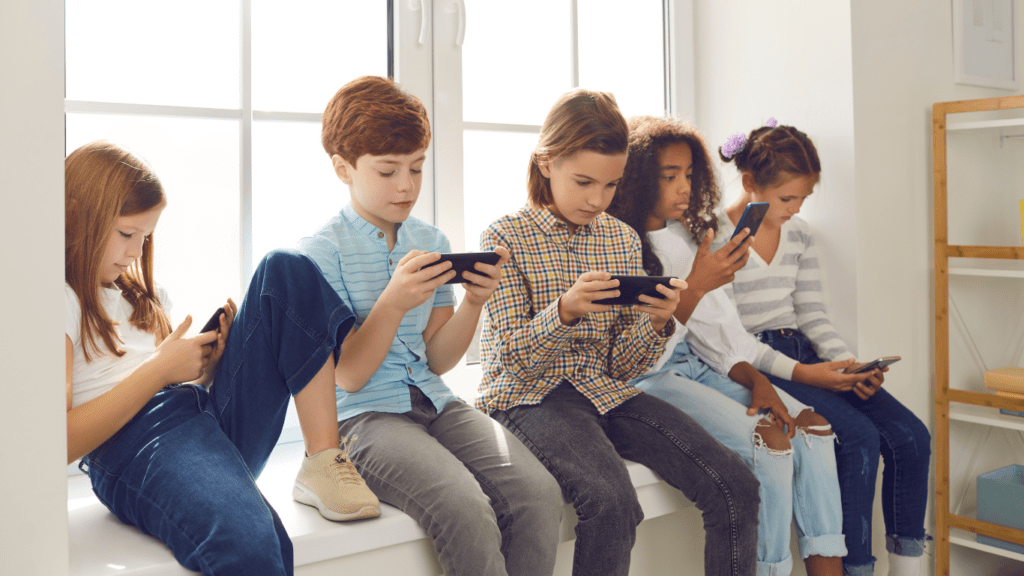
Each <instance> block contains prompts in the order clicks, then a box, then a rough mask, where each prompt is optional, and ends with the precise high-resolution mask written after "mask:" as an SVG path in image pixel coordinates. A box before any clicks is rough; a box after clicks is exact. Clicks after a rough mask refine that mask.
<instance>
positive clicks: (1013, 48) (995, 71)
mask: <svg viewBox="0 0 1024 576" xmlns="http://www.w3.org/2000/svg"><path fill="white" fill-rule="evenodd" d="M1015 4H1016V2H1015V0H953V81H954V82H956V83H957V84H970V85H973V86H986V87H989V88H1002V89H1004V90H1019V89H1020V78H1019V74H1018V72H1017V34H1016V30H1015V25H1016V22H1017V16H1016V8H1017V7H1016V6H1015Z"/></svg>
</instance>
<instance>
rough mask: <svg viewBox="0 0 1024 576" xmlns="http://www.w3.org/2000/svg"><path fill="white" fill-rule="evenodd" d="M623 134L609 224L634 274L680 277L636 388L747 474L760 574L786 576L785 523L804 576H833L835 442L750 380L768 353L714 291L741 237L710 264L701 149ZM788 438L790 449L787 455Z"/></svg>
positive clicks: (710, 205)
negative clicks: (674, 325) (627, 245)
mask: <svg viewBox="0 0 1024 576" xmlns="http://www.w3.org/2000/svg"><path fill="white" fill-rule="evenodd" d="M629 127H630V132H629V160H628V162H626V170H625V174H624V176H623V178H622V182H621V183H620V185H619V191H618V193H617V194H616V195H615V199H614V200H613V201H612V205H611V206H609V208H608V213H609V214H611V215H613V216H615V217H617V218H619V219H621V220H623V221H624V222H626V223H627V224H629V225H630V226H631V227H633V229H634V230H636V231H637V233H638V234H639V235H640V241H641V247H642V248H641V249H642V251H643V261H644V264H645V265H644V270H645V272H647V273H648V274H650V275H652V276H661V275H668V276H684V275H685V276H687V278H686V283H687V286H688V287H687V290H686V291H685V292H683V293H682V294H681V295H680V303H679V307H677V308H676V312H675V318H676V320H678V321H679V322H680V323H681V324H682V326H680V328H679V329H678V330H677V331H676V338H677V339H678V343H677V345H676V346H675V348H674V350H672V349H669V350H666V356H665V357H663V359H665V360H667V363H665V364H664V366H663V367H662V368H661V369H660V370H658V371H652V373H651V374H648V375H645V376H643V377H641V378H640V379H638V380H637V381H635V383H636V386H637V387H638V388H640V389H641V390H643V391H645V392H648V393H650V394H652V395H654V396H657V397H659V398H661V399H663V400H666V401H668V402H670V403H672V404H673V405H674V406H676V407H677V408H679V409H680V410H682V411H683V412H685V413H686V414H688V415H689V416H691V417H692V418H693V419H694V420H696V421H697V422H699V423H700V424H701V425H702V426H704V428H705V429H707V430H708V431H709V432H711V434H712V435H713V436H714V437H715V438H717V439H718V440H720V441H721V442H722V443H724V444H725V445H726V446H728V447H729V448H731V449H732V450H735V451H736V452H737V453H738V454H739V455H740V456H742V457H743V459H744V461H745V462H746V463H747V465H748V466H749V467H750V468H751V470H753V472H754V476H756V477H757V479H758V480H759V481H760V483H761V488H760V490H761V508H760V511H759V515H758V520H759V524H760V527H759V530H758V573H759V574H765V575H768V574H779V575H782V576H785V575H786V574H789V573H790V571H791V568H792V564H793V560H792V556H791V554H790V552H789V550H790V546H789V534H790V529H789V526H790V523H791V521H792V520H795V521H796V526H797V531H798V533H799V534H800V550H801V552H802V555H803V557H804V558H805V562H806V567H807V573H808V574H809V575H811V576H815V575H819V574H831V575H835V576H840V575H841V574H842V557H843V556H845V555H846V546H845V545H844V544H843V542H844V540H843V535H842V510H841V508H840V505H839V483H838V481H837V479H836V462H835V453H834V452H833V451H832V446H831V444H832V443H833V442H834V440H835V436H833V435H832V433H831V429H830V428H829V426H828V422H826V421H825V419H824V418H822V417H820V416H818V415H817V414H815V413H814V412H812V411H811V410H809V409H808V407H807V406H806V405H804V404H802V403H800V402H798V401H796V400H795V399H794V398H793V397H792V396H790V395H788V394H786V393H785V392H779V391H777V390H776V389H775V388H774V387H773V386H772V384H771V382H769V381H768V379H767V378H765V376H764V375H762V374H761V373H760V372H758V371H757V369H756V368H755V367H754V366H755V365H762V366H763V364H762V363H760V362H759V361H758V360H759V358H763V357H764V356H765V353H766V352H767V351H770V350H771V349H770V348H768V346H766V345H765V344H760V343H759V342H757V340H756V339H755V338H754V337H753V336H751V335H750V334H748V333H747V331H746V330H745V329H744V328H743V324H742V323H740V321H739V316H737V314H736V310H735V307H734V306H733V305H732V302H730V301H729V297H728V296H727V295H726V294H725V292H724V291H723V290H722V289H720V288H719V287H720V286H722V285H724V284H726V283H728V282H729V281H731V280H732V275H733V274H734V273H735V272H736V271H737V270H739V269H740V268H742V267H743V265H744V264H745V263H746V261H747V258H748V256H749V247H750V243H751V241H752V237H748V235H747V233H748V232H749V230H745V231H741V233H740V234H738V235H737V236H736V237H735V238H733V239H732V240H730V241H729V242H727V243H726V244H725V246H723V247H722V248H721V249H720V250H718V251H717V252H715V253H710V252H709V250H708V249H709V247H710V245H711V240H712V238H714V236H715V230H716V229H717V226H716V219H715V217H714V210H715V208H716V207H717V204H718V201H719V198H720V196H719V193H718V186H717V185H716V184H715V176H714V169H713V168H712V166H711V160H710V157H709V155H708V153H707V149H706V148H705V145H704V138H703V137H702V136H701V135H700V133H699V132H697V131H696V130H695V129H694V128H692V127H691V126H689V125H687V124H684V123H683V122H681V121H679V120H674V119H669V118H655V117H652V116H642V117H634V118H631V119H630V121H629ZM701 238H703V241H702V242H701V241H700V239H701ZM698 242H699V243H700V246H698ZM734 250H735V252H733V251H734ZM694 352H696V353H694ZM704 358H706V359H707V363H705V360H704ZM712 367H713V368H714V369H712ZM765 368H769V369H770V368H771V367H770V366H765ZM723 375H728V377H726V376H723ZM748 406H749V408H748ZM764 412H769V413H770V414H771V416H772V417H773V421H772V422H769V420H768V419H767V418H762V416H761V415H759V413H764ZM790 414H793V415H795V418H793V417H791V416H790ZM783 425H784V426H788V428H789V434H788V435H787V434H786V433H785V432H783V431H782V426H783ZM796 432H799V433H800V435H801V438H799V439H798V441H796V442H794V443H792V444H791V443H790V441H789V439H788V438H792V437H793V436H794V434H795V433H796ZM787 436H788V438H787ZM812 438H813V442H812Z"/></svg>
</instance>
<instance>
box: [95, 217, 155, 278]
mask: <svg viewBox="0 0 1024 576" xmlns="http://www.w3.org/2000/svg"><path fill="white" fill-rule="evenodd" d="M166 206H167V202H166V201H164V202H161V203H160V204H158V205H157V206H154V207H153V208H150V209H149V210H146V211H145V212H140V213H138V214H132V215H131V216H118V217H117V220H115V221H114V229H113V230H111V231H110V235H109V236H108V237H107V247H106V249H105V250H104V252H103V259H102V260H101V261H100V271H99V280H100V283H101V284H103V285H109V284H112V283H113V282H114V281H115V280H117V278H118V277H119V276H120V275H121V274H122V273H123V272H124V271H125V270H127V269H128V267H129V266H131V265H132V263H134V262H135V261H136V260H138V259H139V258H141V257H142V247H143V245H144V244H145V243H146V242H148V241H149V237H150V235H151V234H152V233H153V230H155V229H156V225H157V222H158V221H159V220H160V214H162V213H163V211H164V208H165V207H166Z"/></svg>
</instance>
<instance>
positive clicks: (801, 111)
mask: <svg viewBox="0 0 1024 576" xmlns="http://www.w3.org/2000/svg"><path fill="white" fill-rule="evenodd" d="M694 6H695V10H694V12H695V14H694V22H695V36H696V38H695V43H696V48H695V53H696V64H695V68H696V93H697V96H696V102H697V115H696V122H695V123H696V125H697V127H698V128H700V130H701V131H703V132H704V134H705V135H706V136H707V138H708V143H709V145H711V146H713V147H714V148H715V150H716V151H717V148H718V146H720V145H721V144H722V143H724V142H725V139H726V138H727V137H728V136H729V135H730V134H734V133H738V132H743V133H748V132H750V130H752V129H754V128H756V127H758V126H761V125H762V124H763V123H764V121H765V120H767V119H768V118H770V117H774V118H775V119H776V120H778V121H779V123H780V124H789V125H793V126H796V127H797V128H799V129H801V130H803V131H804V132H806V133H807V134H808V135H809V136H810V137H811V139H812V140H813V141H814V143H815V146H816V147H817V149H818V153H819V156H820V157H821V161H822V175H821V176H822V184H821V185H820V186H819V187H818V188H817V191H816V192H815V193H814V194H813V195H812V196H811V198H810V199H809V200H808V201H807V202H806V203H805V204H804V209H803V211H802V213H801V215H802V216H803V217H804V218H805V219H807V220H808V221H810V223H811V227H812V229H813V230H815V231H816V232H817V234H816V236H815V241H816V242H817V243H818V246H819V251H820V256H821V258H822V262H823V268H824V280H825V291H826V298H827V302H828V303H829V304H830V308H829V310H830V312H831V316H832V320H833V323H834V324H835V326H836V328H837V330H839V333H840V334H841V335H842V336H843V338H844V339H845V340H846V341H847V343H848V344H849V345H850V346H851V348H853V349H854V352H855V353H856V351H857V295H856V284H855V281H856V269H855V268H854V267H853V266H852V263H854V262H856V261H857V242H856V239H857V225H856V211H855V206H856V204H855V196H854V154H853V142H854V138H853V136H854V134H853V129H854V124H853V88H852V82H853V78H852V68H851V56H850V6H849V5H848V4H845V3H841V2H819V1H815V0H792V1H788V2H785V3H779V2H758V1H756V0H748V1H730V2H719V1H715V0H698V1H696V2H695V3H694ZM715 154H716V156H717V152H715ZM722 176H723V183H724V184H725V186H726V192H725V197H726V201H727V202H729V201H731V200H732V199H733V198H735V195H736V194H735V192H736V191H738V190H739V180H738V178H737V177H736V171H735V169H734V168H733V165H732V164H727V165H723V167H722ZM825 231H827V233H825ZM865 352H868V353H873V352H875V350H873V349H872V348H869V349H867V350H865Z"/></svg>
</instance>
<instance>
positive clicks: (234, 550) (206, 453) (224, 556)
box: [81, 252, 353, 576]
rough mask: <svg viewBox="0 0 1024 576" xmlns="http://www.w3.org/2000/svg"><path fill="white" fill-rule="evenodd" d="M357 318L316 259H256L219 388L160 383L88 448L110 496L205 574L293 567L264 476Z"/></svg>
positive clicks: (276, 255) (87, 461)
mask: <svg viewBox="0 0 1024 576" xmlns="http://www.w3.org/2000/svg"><path fill="white" fill-rule="evenodd" d="M352 322H353V316H352V313H351V312H350V311H349V309H348V307H346V306H345V305H344V304H343V303H342V301H341V299H340V298H339V297H338V295H337V294H336V293H335V292H334V290H333V289H332V288H331V287H330V285H329V284H327V281H326V280H324V278H323V275H322V274H321V273H320V270H319V269H318V268H317V267H316V264H314V263H313V262H312V261H311V260H309V259H308V258H306V257H305V256H301V255H298V254H294V253H289V252H273V253H271V254H270V255H268V256H267V257H266V258H264V260H263V261H262V262H261V263H260V265H259V266H258V267H257V269H256V272H255V274H254V275H253V279H252V281H251V282H250V284H249V290H248V293H247V294H246V296H245V299H244V300H243V302H242V305H241V307H240V308H239V310H238V315H237V316H236V318H235V322H234V324H233V326H232V328H231V332H230V333H229V335H228V339H227V343H226V347H225V351H224V355H223V357H222V358H221V360H220V363H219V364H218V365H217V373H216V375H215V377H214V382H213V385H212V387H211V390H210V392H207V391H206V389H205V388H202V387H199V386H193V385H189V384H184V385H172V386H168V387H167V388H164V389H163V390H162V391H160V392H158V393H157V394H156V395H155V396H153V398H152V399H150V401H149V402H148V403H147V404H146V406H145V407H144V408H143V409H142V410H140V411H139V412H138V413H137V414H136V415H135V417H134V418H132V419H131V420H130V421H129V422H128V423H127V424H125V425H124V426H123V427H122V428H121V429H120V430H119V431H118V432H117V433H116V434H114V436H112V437H111V438H110V439H109V440H107V441H106V442H105V443H103V444H102V445H101V446H99V447H98V448H97V449H96V450H94V451H93V452H91V453H90V454H88V455H87V456H85V457H84V458H82V465H81V466H82V468H83V470H85V469H88V474H89V477H90V480H91V481H92V485H93V491H94V492H95V493H96V496H97V497H98V498H99V500H100V502H103V504H104V505H105V506H106V507H107V508H108V509H109V510H110V511H111V512H113V513H114V515H115V516H117V518H118V519H120V520H121V521H122V522H124V523H126V524H131V525H133V526H136V527H138V528H139V529H140V530H141V531H142V532H144V533H146V534H149V535H151V536H154V537H156V538H158V539H160V540H161V541H162V542H164V543H165V544H167V546H168V547H170V549H171V552H173V554H174V557H175V559H176V560H177V561H178V562H179V563H180V564H181V565H182V566H184V567H186V568H188V569H190V570H194V571H197V572H202V573H203V574H206V575H213V576H226V575H250V574H255V575H260V576H263V575H268V576H269V575H274V576H278V575H290V574H292V573H293V570H294V562H293V557H292V544H291V540H290V539H289V538H288V534H287V532H286V531H285V528H284V526H283V525H282V524H281V521H280V519H279V518H278V516H277V513H276V512H275V511H274V509H273V508H272V507H271V506H270V504H269V503H268V502H267V500H266V499H265V498H264V497H263V495H262V494H261V493H260V491H259V488H257V486H256V481H255V476H258V475H259V473H260V471H261V470H263V467H264V465H265V464H266V462H267V458H268V457H269V455H270V452H271V450H273V448H274V445H275V444H276V442H277V439H278V437H279V436H280V434H281V427H282V425H283V423H284V417H285V410H286V409H287V407H288V399H289V398H290V397H291V396H292V395H294V394H297V393H298V392H299V391H301V390H302V389H303V388H304V387H305V386H306V384H308V383H309V381H310V380H311V379H312V378H313V376H314V375H316V373H317V372H318V371H319V369H320V367H322V366H323V365H324V362H326V361H327V359H328V358H329V357H330V354H331V352H332V351H334V350H336V349H337V348H338V346H340V344H341V341H342V339H344V337H345V335H346V334H347V333H348V330H349V329H350V328H351V325H352Z"/></svg>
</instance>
